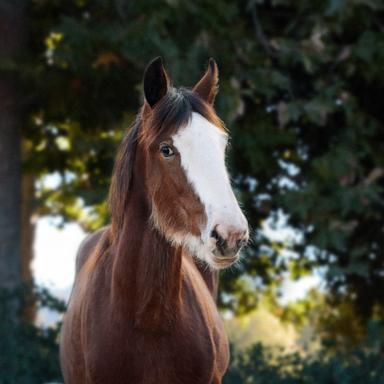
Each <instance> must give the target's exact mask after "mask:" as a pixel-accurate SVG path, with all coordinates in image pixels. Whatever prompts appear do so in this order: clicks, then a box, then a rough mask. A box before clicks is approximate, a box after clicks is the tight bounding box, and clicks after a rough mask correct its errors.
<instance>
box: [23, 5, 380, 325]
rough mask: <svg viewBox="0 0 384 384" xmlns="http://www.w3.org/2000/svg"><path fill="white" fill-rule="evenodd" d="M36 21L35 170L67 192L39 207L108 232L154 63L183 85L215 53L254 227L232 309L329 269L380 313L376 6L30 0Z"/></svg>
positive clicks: (360, 304)
mask: <svg viewBox="0 0 384 384" xmlns="http://www.w3.org/2000/svg"><path fill="white" fill-rule="evenodd" d="M29 12H30V15H31V19H32V20H34V22H33V25H32V36H31V41H32V45H31V47H30V55H29V57H28V60H25V62H24V65H25V67H23V68H24V69H25V71H23V76H24V78H25V80H26V83H27V84H28V87H29V93H30V95H31V98H30V100H31V101H30V103H29V105H28V108H29V109H28V112H29V120H28V125H26V126H25V129H24V130H23V138H24V140H25V142H26V143H27V148H28V152H27V154H26V156H25V171H29V172H32V173H34V174H36V177H38V178H39V177H41V176H43V175H46V174H49V173H53V172H58V174H60V175H61V183H60V186H59V188H56V189H55V190H47V189H46V188H44V187H39V188H38V189H37V191H36V193H37V198H38V205H37V207H38V208H37V213H39V214H45V213H50V214H56V215H58V216H60V217H62V218H63V220H73V219H76V220H80V221H81V222H82V223H83V225H84V226H85V227H86V228H88V229H94V228H96V227H98V226H100V225H103V224H104V223H105V222H107V220H108V215H107V209H106V205H105V198H106V194H107V188H108V184H109V176H110V173H111V168H112V164H113V157H114V151H115V148H116V145H117V143H118V142H119V140H120V139H121V137H122V135H123V133H124V127H126V126H128V123H129V122H131V121H132V120H133V116H134V114H135V113H136V112H137V110H138V107H139V105H140V91H139V89H140V88H138V85H139V84H140V83H141V75H142V73H143V69H144V67H145V65H146V63H147V62H148V61H149V60H150V59H151V58H153V57H154V56H157V55H162V56H163V57H164V58H165V61H166V63H167V66H168V68H169V69H170V72H171V73H172V77H173V79H174V81H175V84H176V85H180V84H183V85H188V84H193V83H194V82H195V80H196V79H197V78H198V77H199V74H200V72H201V71H202V69H203V64H204V63H206V61H207V58H208V57H210V56H213V57H215V58H216V60H217V61H218V63H219V66H220V68H221V81H220V94H219V96H218V99H217V109H218V113H219V115H220V116H222V117H223V119H224V121H225V122H226V123H227V124H228V125H229V127H230V130H231V133H232V149H231V152H230V159H229V160H230V167H231V171H232V175H233V180H234V184H235V187H236V190H237V192H238V194H239V196H240V198H241V200H242V201H243V204H244V207H245V211H246V213H247V216H248V218H249V219H250V223H251V225H252V227H253V229H254V234H253V237H254V241H253V243H252V246H251V248H250V249H249V250H248V251H247V257H246V258H245V259H244V261H243V263H242V265H241V266H240V267H239V268H238V269H237V270H235V271H232V272H230V273H228V274H226V275H224V278H223V279H222V290H223V292H224V293H230V294H231V295H230V296H228V295H222V299H223V300H222V305H224V306H228V307H231V308H233V309H235V310H243V309H248V308H250V307H252V306H254V305H255V304H256V302H255V293H254V287H255V285H258V286H259V287H261V288H262V287H268V286H274V285H276V282H277V281H278V279H279V278H280V276H281V274H282V273H283V272H284V271H287V270H288V271H290V272H291V273H292V274H293V276H299V275H300V274H303V273H308V271H310V270H312V269H313V268H319V267H321V268H323V270H324V271H325V275H326V279H327V281H328V283H329V287H330V288H331V289H332V290H333V292H334V293H335V296H334V297H335V298H337V295H340V296H344V295H347V296H350V297H351V298H354V299H353V300H354V302H355V303H356V307H357V308H358V310H359V313H360V315H361V316H362V317H363V318H369V317H370V316H371V313H372V310H373V309H374V308H375V306H377V305H380V303H382V301H383V296H382V295H383V292H384V290H383V289H382V288H383V286H382V284H383V279H382V274H383V273H384V270H383V263H384V254H383V236H382V235H383V233H382V228H383V215H382V212H383V204H382V201H383V168H384V164H383V163H384V159H383V155H382V153H383V148H382V145H383V144H382V143H383V130H382V129H381V128H382V126H383V120H384V119H383V117H384V116H383V112H382V108H381V105H380V92H381V90H382V87H383V82H384V77H383V76H384V75H383V72H382V70H381V68H382V67H383V60H384V56H383V52H384V49H383V44H384V42H383V37H382V36H383V34H382V23H381V20H382V17H383V4H382V2H381V1H380V0H362V1H351V2H345V1H335V0H318V1H315V2H311V3H309V2H306V1H301V0H300V1H295V2H291V1H287V0H273V1H272V0H270V1H267V0H265V1H264V0H258V1H255V0H250V1H248V2H247V3H246V4H245V3H243V2H227V1H224V0H220V1H217V2H215V3H212V2H211V1H208V0H199V1H195V2H193V3H191V2H187V1H185V0H177V1H160V0H150V1H146V2H123V1H119V0H114V1H112V0H93V1H91V0H73V1H71V2H68V1H60V0H57V1H55V2H50V1H45V0H39V1H38V0H35V1H34V2H32V5H31V8H30V9H29ZM281 217H284V218H285V220H286V222H287V225H288V226H290V227H291V228H292V229H293V230H294V231H295V233H296V240H295V241H293V242H291V243H289V244H288V243H281V242H279V241H273V240H272V239H270V238H268V237H267V236H266V235H265V232H264V231H263V225H264V223H265V222H266V221H267V220H268V222H270V223H272V224H273V223H276V222H278V221H279V218H281ZM287 250H288V251H293V252H294V253H295V256H294V257H287V255H289V253H288V252H287ZM244 275H248V276H250V277H251V278H252V280H251V281H252V284H251V285H249V284H248V286H247V281H249V280H244V279H243V278H242V276H244ZM228 298H229V300H227V299H228ZM224 299H225V300H224Z"/></svg>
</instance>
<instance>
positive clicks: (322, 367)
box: [224, 323, 384, 384]
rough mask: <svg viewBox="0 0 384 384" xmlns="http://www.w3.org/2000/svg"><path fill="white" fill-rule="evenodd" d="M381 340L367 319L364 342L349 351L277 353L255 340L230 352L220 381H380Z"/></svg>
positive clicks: (383, 363)
mask: <svg viewBox="0 0 384 384" xmlns="http://www.w3.org/2000/svg"><path fill="white" fill-rule="evenodd" d="M383 347H384V340H383V334H382V328H381V326H380V325H379V324H377V323H371V324H370V326H369V329H368V337H367V338H366V340H365V341H364V343H363V344H362V345H360V346H358V347H356V348H354V349H352V350H350V351H344V352H340V353H334V354H332V355H330V354H329V353H328V352H327V351H329V349H328V348H327V347H325V348H324V349H322V351H321V352H320V353H318V354H317V355H315V356H311V357H306V356H305V357H304V356H301V355H300V354H298V353H291V354H280V355H277V356H276V353H273V352H274V351H273V350H272V349H270V348H265V347H263V346H262V345H261V344H257V345H255V346H253V347H252V348H250V349H249V350H247V351H245V352H242V353H236V352H234V353H233V363H232V365H231V367H230V369H229V371H228V373H227V375H226V377H225V379H224V384H361V383H364V384H383V383H384V354H383V351H384V349H383Z"/></svg>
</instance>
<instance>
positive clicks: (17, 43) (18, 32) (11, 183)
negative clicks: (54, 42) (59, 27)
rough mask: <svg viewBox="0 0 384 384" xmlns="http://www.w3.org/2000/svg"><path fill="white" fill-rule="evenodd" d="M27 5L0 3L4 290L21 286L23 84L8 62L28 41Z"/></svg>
mask: <svg viewBox="0 0 384 384" xmlns="http://www.w3.org/2000/svg"><path fill="white" fill-rule="evenodd" d="M25 4H26V1H23V0H13V1H11V0H9V1H6V0H2V1H1V2H0V288H6V289H13V288H15V287H17V286H18V285H19V284H20V282H21V263H20V260H21V257H20V251H21V228H20V225H21V148H20V147H21V124H22V113H21V112H22V111H21V108H20V103H19V102H18V101H19V100H20V96H21V95H20V94H19V93H18V89H19V81H18V76H17V73H16V72H11V71H9V70H8V71H6V70H4V67H3V65H1V64H4V62H9V61H10V60H15V59H17V58H18V57H19V56H20V55H21V54H22V52H23V47H24V41H25V19H24V11H25Z"/></svg>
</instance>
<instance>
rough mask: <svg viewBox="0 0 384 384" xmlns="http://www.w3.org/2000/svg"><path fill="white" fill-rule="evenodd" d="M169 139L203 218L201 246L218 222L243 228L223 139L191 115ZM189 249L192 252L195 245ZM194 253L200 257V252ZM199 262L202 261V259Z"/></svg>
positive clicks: (213, 128) (206, 123)
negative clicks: (196, 199)
mask: <svg viewBox="0 0 384 384" xmlns="http://www.w3.org/2000/svg"><path fill="white" fill-rule="evenodd" d="M172 139H173V144H174V146H175V147H176V149H177V150H178V151H179V153H180V157H181V165H182V167H183V169H184V172H185V174H186V177H187V179H188V181H189V182H190V184H191V185H192V187H193V188H194V191H195V193H196V194H197V195H198V197H199V198H200V200H201V202H202V203H203V205H204V208H205V212H206V214H207V218H208V222H207V225H206V227H205V228H203V229H202V230H203V231H202V239H201V240H202V241H203V243H204V244H205V245H207V246H208V245H209V241H210V232H211V230H212V229H213V226H214V225H215V224H218V223H220V222H224V223H228V224H231V225H235V226H236V225H238V226H240V227H241V226H242V227H244V226H246V219H245V217H244V215H243V213H242V212H241V209H240V207H239V205H238V203H237V200H236V198H235V196H234V193H233V191H232V188H231V184H230V181H229V176H228V173H227V169H226V166H225V148H226V145H227V141H228V137H227V135H226V134H225V133H224V132H223V131H222V130H220V129H219V128H218V127H216V126H215V125H213V124H212V123H210V122H209V121H208V120H207V119H205V118H204V117H203V116H201V115H200V114H198V113H196V112H193V113H192V117H191V119H190V122H189V123H188V124H187V125H186V126H185V127H183V128H181V129H180V130H179V131H178V132H177V133H176V134H175V135H174V136H173V137H172ZM195 240H197V239H195ZM195 242H196V241H195ZM193 248H194V249H195V250H196V245H194V246H193ZM198 253H200V255H198V256H200V257H202V255H201V250H199V252H198ZM203 258H204V259H206V256H203Z"/></svg>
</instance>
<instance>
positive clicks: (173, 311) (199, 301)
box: [60, 58, 249, 384]
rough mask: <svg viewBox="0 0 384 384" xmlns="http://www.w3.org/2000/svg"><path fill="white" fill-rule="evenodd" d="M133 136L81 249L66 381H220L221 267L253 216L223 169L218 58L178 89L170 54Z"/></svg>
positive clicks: (154, 65)
mask: <svg viewBox="0 0 384 384" xmlns="http://www.w3.org/2000/svg"><path fill="white" fill-rule="evenodd" d="M143 85H144V103H143V106H142V107H141V109H140V111H139V113H138V115H137V118H136V121H135V123H134V124H133V126H132V127H131V129H130V130H129V131H128V133H127V134H126V135H125V137H124V139H123V141H122V143H121V146H120V149H119V152H118V155H117V158H116V162H115V166H114V170H113V175H112V181H111V186H110V193H109V207H110V214H111V223H110V225H109V226H108V227H105V228H102V229H101V230H99V231H98V232H96V233H94V234H92V235H90V236H89V237H87V238H86V239H85V240H84V242H83V244H82V245H81V246H80V249H79V251H78V255H77V261H76V276H75V283H74V287H73V290H72V294H71V297H70V300H69V304H68V308H67V312H66V314H65V316H64V320H63V326H62V330H61V338H60V362H61V367H62V372H63V377H64V381H65V383H66V384H83V383H85V384H127V383H132V384H159V383H161V384H177V383H182V384H192V383H193V384H219V383H221V382H222V378H223V376H224V374H225V371H226V369H227V367H228V364H229V348H228V340H227V336H226V333H225V331H224V327H223V323H222V320H221V318H220V315H219V313H218V310H217V306H216V295H217V289H218V271H219V270H220V269H223V268H226V267H229V266H230V265H232V264H233V263H235V262H236V261H237V260H238V259H239V255H240V249H241V248H242V247H243V246H244V245H246V243H247V241H248V236H249V234H248V224H247V220H246V218H245V216H244V214H243V213H242V211H241V209H240V207H239V204H238V202H237V200H236V198H235V195H234V193H233V190H232V188H231V184H230V179H229V176H228V172H227V169H226V166H225V151H226V146H227V143H228V132H227V130H226V128H225V126H224V124H223V123H222V121H221V120H220V119H219V118H218V116H217V114H216V113H215V110H214V99H215V96H216V93H217V86H218V67H217V64H216V62H215V61H214V60H213V59H210V60H209V64H208V67H207V69H206V71H205V73H204V74H203V76H202V78H201V79H200V80H199V81H198V82H197V84H196V85H195V86H194V87H193V88H189V89H187V88H177V89H176V88H174V87H173V86H172V85H171V81H170V78H169V76H168V74H167V72H166V70H165V68H164V65H163V62H162V59H161V58H156V59H154V60H153V61H152V62H151V63H150V64H149V65H148V66H147V68H146V70H145V73H144V81H143Z"/></svg>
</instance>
